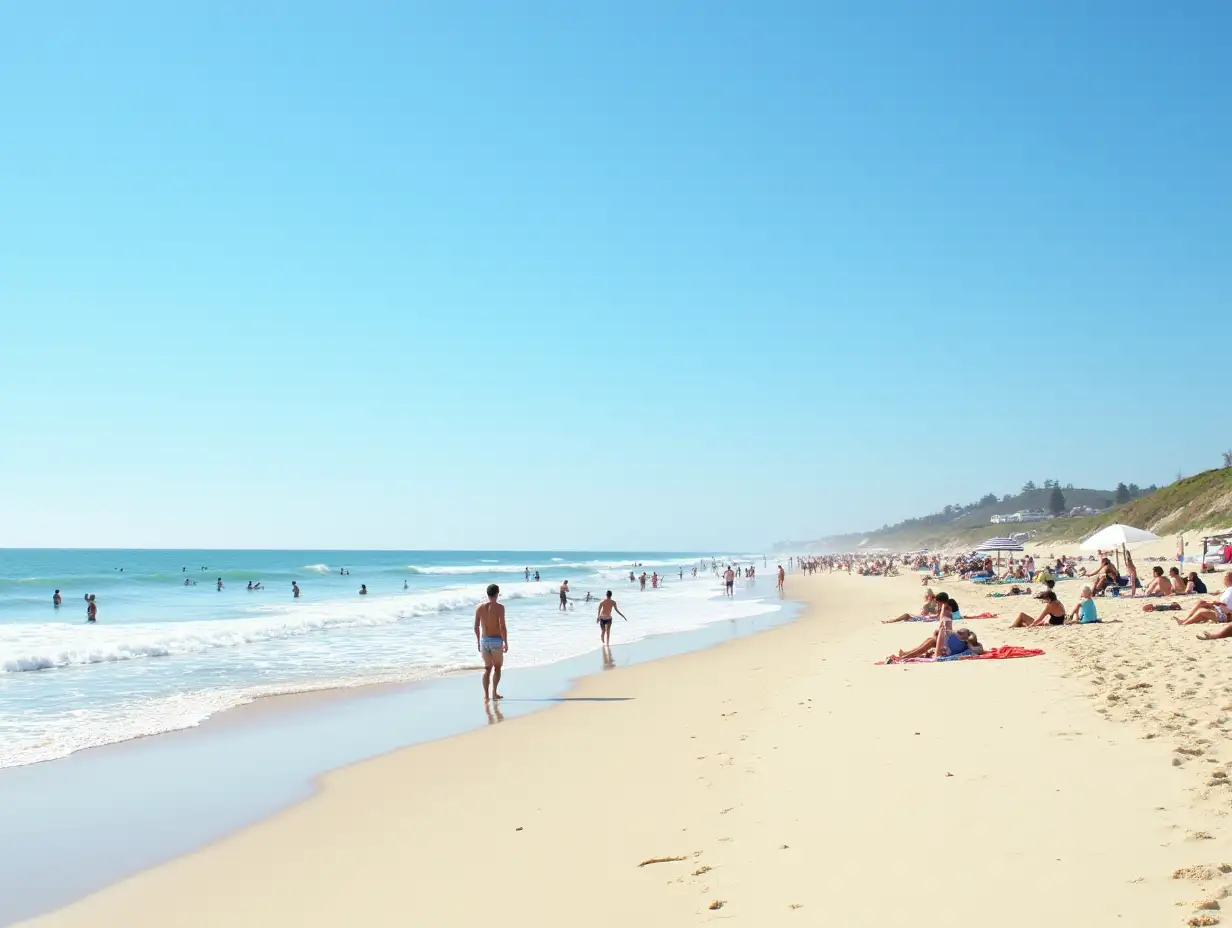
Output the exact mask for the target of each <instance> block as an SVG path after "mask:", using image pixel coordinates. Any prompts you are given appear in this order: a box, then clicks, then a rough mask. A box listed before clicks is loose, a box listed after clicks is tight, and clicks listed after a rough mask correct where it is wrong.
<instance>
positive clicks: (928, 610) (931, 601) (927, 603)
mask: <svg viewBox="0 0 1232 928" xmlns="http://www.w3.org/2000/svg"><path fill="white" fill-rule="evenodd" d="M940 609H941V607H940V606H938V605H937V594H935V593H934V592H933V591H932V590H931V589H929V590H925V591H924V605H923V606H922V607H921V609H920V612H919V614H918V615H912V614H911V613H910V612H904V613H903V614H902V615H900V616H898V617H897V618H894V619H883V620H882V622H881V624H882V625H889V624H891V623H893V622H919V621H920V620H921V619H926V618H932V617H933V616H935V615H936V614H937V613H938V612H939V611H940Z"/></svg>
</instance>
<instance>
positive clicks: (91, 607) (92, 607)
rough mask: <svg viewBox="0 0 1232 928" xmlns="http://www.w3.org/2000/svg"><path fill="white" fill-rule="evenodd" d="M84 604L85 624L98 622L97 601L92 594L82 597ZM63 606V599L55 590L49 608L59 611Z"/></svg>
mask: <svg viewBox="0 0 1232 928" xmlns="http://www.w3.org/2000/svg"><path fill="white" fill-rule="evenodd" d="M84 599H85V604H86V624H88V625H92V624H94V623H95V622H97V621H98V601H97V600H96V599H95V596H94V594H93V593H86V594H85V596H84ZM62 605H64V597H63V596H61V595H60V591H59V590H56V591H55V592H54V593H52V594H51V606H52V608H53V609H59V608H60V607H61V606H62Z"/></svg>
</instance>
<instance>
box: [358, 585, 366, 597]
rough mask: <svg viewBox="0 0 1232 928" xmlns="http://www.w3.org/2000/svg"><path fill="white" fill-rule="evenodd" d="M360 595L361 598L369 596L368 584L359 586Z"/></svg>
mask: <svg viewBox="0 0 1232 928" xmlns="http://www.w3.org/2000/svg"><path fill="white" fill-rule="evenodd" d="M359 595H360V596H367V595H368V584H366V583H361V584H360V585H359Z"/></svg>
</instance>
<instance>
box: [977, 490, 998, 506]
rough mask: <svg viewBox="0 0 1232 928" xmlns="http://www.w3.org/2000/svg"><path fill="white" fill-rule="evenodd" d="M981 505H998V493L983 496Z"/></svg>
mask: <svg viewBox="0 0 1232 928" xmlns="http://www.w3.org/2000/svg"><path fill="white" fill-rule="evenodd" d="M980 505H981V506H995V505H997V494H996V493H988V494H986V495H984V496H981V497H980Z"/></svg>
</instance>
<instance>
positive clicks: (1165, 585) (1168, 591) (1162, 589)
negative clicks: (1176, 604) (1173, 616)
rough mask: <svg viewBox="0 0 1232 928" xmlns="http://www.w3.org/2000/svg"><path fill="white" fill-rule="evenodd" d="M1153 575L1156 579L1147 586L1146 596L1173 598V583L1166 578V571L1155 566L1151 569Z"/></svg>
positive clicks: (1152, 579) (1153, 578)
mask: <svg viewBox="0 0 1232 928" xmlns="http://www.w3.org/2000/svg"><path fill="white" fill-rule="evenodd" d="M1151 573H1152V574H1154V577H1152V578H1151V582H1150V583H1149V584H1148V585H1147V588H1146V595H1147V596H1171V595H1172V582H1171V581H1170V580H1169V579H1168V578H1167V577H1165V576H1164V569H1163V568H1162V567H1159V566H1155V567H1152V568H1151Z"/></svg>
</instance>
